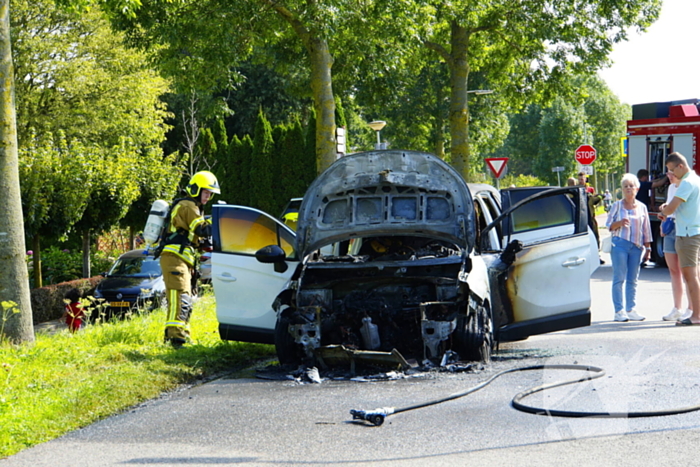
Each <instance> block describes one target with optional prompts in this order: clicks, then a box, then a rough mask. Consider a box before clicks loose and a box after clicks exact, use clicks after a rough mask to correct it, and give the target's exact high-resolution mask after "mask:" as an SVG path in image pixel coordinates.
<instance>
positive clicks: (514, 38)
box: [423, 0, 661, 178]
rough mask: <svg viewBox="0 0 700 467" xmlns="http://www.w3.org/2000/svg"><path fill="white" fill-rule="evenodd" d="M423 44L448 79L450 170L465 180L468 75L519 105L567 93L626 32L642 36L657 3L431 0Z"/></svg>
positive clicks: (657, 0)
mask: <svg viewBox="0 0 700 467" xmlns="http://www.w3.org/2000/svg"><path fill="white" fill-rule="evenodd" d="M431 4H432V8H433V12H432V14H431V15H427V16H426V18H430V19H432V21H430V22H429V23H430V24H425V23H423V25H424V26H426V28H425V29H424V31H425V33H424V35H423V43H424V44H425V46H426V47H428V48H429V49H431V50H433V51H435V52H436V53H437V54H438V55H439V56H440V57H441V58H442V59H443V60H444V61H445V63H446V64H447V66H448V68H449V76H450V114H449V124H450V135H451V138H452V164H453V165H454V166H455V168H456V169H457V170H459V171H460V172H461V173H462V175H463V176H464V177H465V178H466V177H469V172H470V171H469V152H470V150H469V138H468V134H469V132H468V127H469V106H468V96H469V94H468V93H467V91H468V90H469V75H470V73H471V72H474V71H478V70H482V71H483V72H484V73H486V78H487V81H488V82H489V83H491V84H492V85H493V86H494V88H495V89H496V90H497V91H498V92H499V93H502V94H503V95H504V97H505V98H506V99H508V100H509V101H511V102H512V103H513V104H514V105H515V106H519V105H520V104H521V103H522V102H523V99H524V98H525V96H527V98H528V99H530V100H532V99H536V98H537V99H541V100H543V101H545V102H546V101H547V100H551V98H552V97H553V96H554V95H556V94H557V92H565V91H566V90H567V88H566V78H567V77H570V76H572V75H574V74H579V73H593V72H595V70H596V69H598V68H600V67H601V66H602V65H604V64H606V63H607V60H608V59H607V56H608V54H609V53H610V52H611V51H612V47H613V45H614V44H615V43H617V42H620V41H622V40H625V39H626V37H627V31H628V29H629V28H632V27H636V28H639V29H642V30H644V29H645V28H646V27H648V26H649V25H650V24H652V23H653V22H654V21H655V20H656V18H657V17H658V14H659V10H660V6H661V2H660V0H610V1H606V2H600V1H598V0H562V1H559V2H556V3H555V4H553V3H551V2H550V1H549V0H529V1H527V2H523V1H521V0H494V1H490V2H474V1H473V0H457V1H453V2H443V1H440V0H435V1H431Z"/></svg>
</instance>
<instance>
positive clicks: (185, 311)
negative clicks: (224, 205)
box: [160, 171, 221, 349]
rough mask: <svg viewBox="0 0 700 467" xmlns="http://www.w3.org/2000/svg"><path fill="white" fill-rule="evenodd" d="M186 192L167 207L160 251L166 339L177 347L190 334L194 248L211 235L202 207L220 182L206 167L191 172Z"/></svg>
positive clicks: (181, 344) (218, 191) (209, 223)
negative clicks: (166, 219)
mask: <svg viewBox="0 0 700 467" xmlns="http://www.w3.org/2000/svg"><path fill="white" fill-rule="evenodd" d="M185 192H186V193H187V197H186V198H184V199H179V200H176V201H174V202H173V205H172V207H171V208H170V218H169V219H168V220H169V224H168V225H167V226H166V231H165V232H163V238H164V240H163V242H162V244H163V247H162V252H161V254H160V266H161V269H162V270H163V281H164V282H165V293H166V298H167V302H168V309H167V317H166V322H165V341H166V342H170V344H171V345H172V346H173V347H174V348H176V349H177V348H180V347H182V346H183V345H184V344H185V343H186V342H187V340H188V338H189V321H190V315H191V314H192V275H193V273H194V265H195V250H196V249H200V248H201V247H202V243H205V242H206V241H208V239H209V237H210V236H211V221H209V220H207V219H205V218H204V216H203V207H204V205H205V204H207V202H208V201H209V200H210V199H211V197H212V194H213V193H216V194H220V193H221V191H220V189H219V182H218V181H217V179H216V177H215V176H214V174H212V173H211V172H208V171H202V172H197V173H196V174H194V175H193V176H192V178H191V179H190V182H189V184H188V185H187V187H185ZM203 241H204V242H203Z"/></svg>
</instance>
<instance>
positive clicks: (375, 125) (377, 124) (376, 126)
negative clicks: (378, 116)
mask: <svg viewBox="0 0 700 467" xmlns="http://www.w3.org/2000/svg"><path fill="white" fill-rule="evenodd" d="M368 125H369V127H370V128H371V129H373V130H374V131H376V132H377V144H375V145H374V149H386V145H384V146H382V139H381V137H380V136H379V132H380V131H382V128H384V127H385V126H386V122H385V121H384V120H375V121H373V122H369V123H368Z"/></svg>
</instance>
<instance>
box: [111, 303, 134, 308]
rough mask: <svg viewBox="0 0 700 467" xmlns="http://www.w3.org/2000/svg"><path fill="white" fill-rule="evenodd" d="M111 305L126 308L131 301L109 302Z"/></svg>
mask: <svg viewBox="0 0 700 467" xmlns="http://www.w3.org/2000/svg"><path fill="white" fill-rule="evenodd" d="M109 306H111V307H114V308H126V307H128V306H129V302H109Z"/></svg>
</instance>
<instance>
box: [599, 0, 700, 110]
mask: <svg viewBox="0 0 700 467" xmlns="http://www.w3.org/2000/svg"><path fill="white" fill-rule="evenodd" d="M698 20H700V1H698V0H663V5H662V7H661V15H660V16H659V19H658V20H657V21H656V22H655V23H654V24H652V25H651V27H649V29H648V30H647V32H646V33H642V34H638V33H637V32H636V31H632V32H630V34H629V40H628V41H627V42H622V43H619V44H617V45H616V46H615V48H614V50H613V53H612V54H611V55H610V59H611V60H612V61H613V62H614V64H613V65H612V67H610V68H607V69H604V70H602V71H600V72H599V75H600V76H601V77H602V78H603V79H604V80H605V82H606V83H607V84H608V87H609V88H610V89H611V90H612V92H613V93H614V94H616V95H617V97H618V98H619V99H620V100H621V101H622V102H623V103H626V104H630V105H633V104H644V103H648V102H665V101H674V100H683V99H693V98H700V57H699V56H698V46H699V45H700V34H699V33H698V26H697V24H698Z"/></svg>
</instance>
